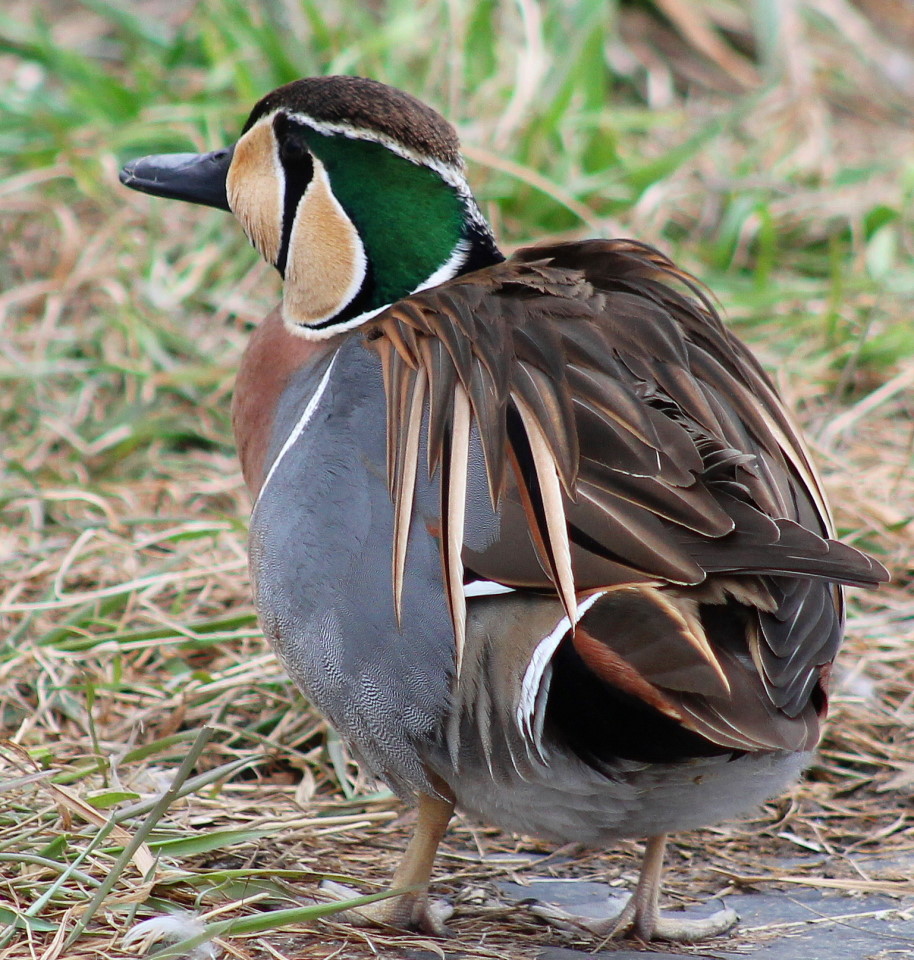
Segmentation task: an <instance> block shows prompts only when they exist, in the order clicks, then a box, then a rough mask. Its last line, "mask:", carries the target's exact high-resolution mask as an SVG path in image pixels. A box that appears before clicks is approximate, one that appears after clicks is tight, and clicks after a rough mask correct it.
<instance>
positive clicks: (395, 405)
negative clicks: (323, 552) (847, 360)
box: [367, 240, 886, 746]
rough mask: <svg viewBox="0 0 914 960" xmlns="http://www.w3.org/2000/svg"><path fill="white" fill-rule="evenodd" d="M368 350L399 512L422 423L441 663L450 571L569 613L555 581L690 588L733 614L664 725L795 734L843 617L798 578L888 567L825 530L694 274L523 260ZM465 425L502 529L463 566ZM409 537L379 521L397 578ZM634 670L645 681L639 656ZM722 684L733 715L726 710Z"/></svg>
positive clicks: (651, 263)
mask: <svg viewBox="0 0 914 960" xmlns="http://www.w3.org/2000/svg"><path fill="white" fill-rule="evenodd" d="M367 342H368V343H369V345H370V346H372V347H373V348H374V349H377V350H378V352H379V354H380V357H381V360H382V364H383V369H384V382H385V390H386V393H387V400H388V420H387V422H388V443H389V456H388V468H389V471H390V476H391V490H392V493H393V495H394V499H395V503H396V505H397V506H396V509H397V511H398V517H399V516H407V515H408V512H409V510H411V497H412V488H411V486H410V484H409V482H407V481H406V480H405V479H404V476H403V474H404V471H409V470H414V469H415V455H414V451H415V447H416V437H417V430H418V421H419V420H421V418H422V416H423V415H424V413H425V411H427V413H428V435H427V446H428V465H429V469H430V470H434V469H435V468H437V467H440V468H441V470H442V530H443V532H442V553H443V558H444V559H443V563H444V569H445V577H444V579H445V585H446V590H447V594H448V600H449V603H450V606H451V611H452V616H453V618H454V622H455V630H456V633H457V643H458V651H459V649H460V646H461V644H462V636H463V626H462V625H463V618H464V617H465V609H464V599H463V595H462V576H463V562H464V561H467V562H469V563H470V564H471V566H472V569H473V570H474V572H476V573H478V574H480V575H483V576H486V577H489V578H491V579H494V580H497V581H499V582H501V583H504V584H508V585H513V586H517V587H536V588H537V589H546V588H551V589H552V590H553V591H555V593H556V594H557V595H558V596H559V598H560V599H561V601H562V603H563V605H564V606H565V607H566V611H567V612H568V614H569V617H570V619H571V620H572V622H574V616H573V614H574V611H575V591H578V592H579V593H580V592H581V591H589V590H594V589H597V588H612V587H618V586H619V585H622V584H636V583H640V584H642V585H644V584H654V585H655V586H656V587H659V588H661V589H671V590H673V591H674V592H675V591H678V592H680V593H681V592H682V591H688V590H692V591H693V593H692V594H687V596H688V597H689V602H695V603H699V604H704V606H705V607H709V608H710V609H711V610H712V613H711V614H709V615H708V617H707V618H706V619H709V621H713V620H714V618H715V616H716V613H714V611H715V610H718V609H724V608H727V607H728V605H731V604H735V605H736V607H737V608H739V609H740V610H742V611H744V612H745V611H748V614H746V615H745V616H743V619H742V621H741V623H742V630H741V631H737V632H736V633H734V632H733V631H732V630H729V629H714V630H711V629H709V630H707V631H705V632H704V633H702V636H703V637H704V638H705V639H704V640H703V642H706V643H707V644H708V649H709V650H711V651H712V652H713V656H712V659H714V660H715V662H717V669H718V670H719V671H720V674H721V676H723V677H725V679H726V682H727V683H728V684H729V685H730V687H731V690H732V693H731V695H729V696H726V695H724V694H722V693H720V692H719V691H718V692H717V693H715V694H713V695H710V694H709V695H700V694H697V693H692V692H688V691H686V692H681V691H680V692H678V693H677V694H676V696H675V700H676V706H675V709H676V710H677V711H678V712H681V713H682V715H683V716H684V717H685V718H687V719H686V720H684V722H685V723H687V725H689V726H692V727H694V729H696V730H699V731H700V732H702V733H703V734H704V735H705V736H707V737H708V738H709V739H711V740H713V741H714V742H717V743H721V744H723V745H727V746H729V745H734V744H736V743H740V742H741V743H743V744H744V746H748V745H749V744H755V745H760V744H768V745H770V744H771V743H772V742H780V743H784V744H786V743H787V742H790V743H795V742H800V741H802V742H807V741H808V740H809V737H810V736H811V732H810V731H811V730H812V729H813V727H814V726H815V724H814V722H813V720H814V714H815V712H816V710H817V709H818V706H817V705H816V704H813V705H812V706H810V703H811V697H812V692H813V690H814V688H816V684H817V683H818V682H819V680H820V678H821V674H822V669H823V666H824V665H825V664H827V663H828V662H829V660H830V659H831V658H832V657H833V655H834V652H835V647H836V645H837V642H838V639H839V637H840V620H841V598H840V590H839V589H837V588H835V589H829V591H828V594H827V598H826V599H823V597H825V596H826V595H825V594H823V593H821V592H820V594H817V595H816V596H815V597H813V595H812V593H810V590H811V588H810V587H809V584H811V583H813V582H814V581H817V580H818V581H820V582H821V581H822V580H825V581H834V582H838V583H856V584H866V585H871V584H875V583H878V582H880V581H882V580H884V579H885V578H886V574H885V571H884V570H883V569H882V567H881V566H880V565H879V564H877V563H875V562H874V561H872V560H870V559H869V558H868V557H866V556H864V555H863V554H861V553H860V552H859V551H856V550H854V549H853V548H851V547H848V546H846V545H843V544H839V543H837V542H836V541H834V540H831V539H829V536H830V529H831V525H830V520H829V517H828V512H827V508H826V505H825V500H824V497H823V495H822V492H821V488H820V485H819V481H818V479H817V476H816V473H815V470H814V469H813V467H812V466H811V463H810V460H809V458H808V456H807V453H806V450H805V447H804V445H803V443H802V440H801V439H800V436H799V434H798V432H797V430H796V429H795V427H794V426H793V424H792V422H791V420H790V417H789V415H788V414H787V412H786V410H785V409H784V407H783V406H782V404H781V402H780V400H779V398H778V397H777V394H776V392H775V390H774V388H773V386H772V385H771V383H770V381H769V380H768V378H767V376H766V375H765V373H764V372H763V371H762V369H761V367H760V366H759V364H758V363H757V362H756V361H755V359H754V358H753V357H752V356H751V354H750V353H749V352H748V350H747V349H746V348H745V347H743V346H742V344H740V343H739V342H738V341H737V340H736V339H735V338H734V337H733V336H732V335H731V334H730V333H729V332H728V331H727V330H726V328H725V327H724V326H723V324H722V323H721V321H720V318H719V317H718V315H717V313H716V311H715V310H714V307H713V305H712V304H711V303H710V301H709V300H708V298H707V297H706V296H705V294H704V293H703V291H702V290H701V288H700V287H699V285H698V284H697V282H696V281H695V280H693V279H692V278H691V277H689V276H688V275H687V274H685V273H683V272H682V271H681V270H679V269H678V268H676V267H675V266H674V265H673V264H672V263H671V262H670V261H669V260H667V259H666V258H665V257H663V256H662V255H661V254H660V253H658V252H657V251H656V250H653V249H652V248H650V247H647V246H645V245H642V244H639V243H636V242H634V241H628V240H615V241H599V240H594V241H585V242H582V243H565V244H553V245H549V246H541V247H532V248H526V249H523V250H520V251H518V252H517V253H516V254H515V255H514V256H513V257H512V258H511V259H509V260H508V261H506V262H504V263H501V264H499V265H497V266H494V267H490V268H487V269H485V270H480V271H477V272H475V273H473V274H470V275H468V276H466V277H460V278H457V279H455V280H452V281H450V282H448V283H445V284H442V285H441V286H439V287H435V288H432V289H430V290H426V291H423V292H421V293H419V294H416V295H414V296H412V297H411V298H409V299H408V300H405V301H402V302H400V303H397V304H395V305H394V306H393V307H391V308H390V309H388V310H387V311H385V312H384V313H383V314H381V315H380V316H379V317H378V318H377V319H376V320H375V321H373V322H372V324H371V325H370V326H369V329H368V336H367ZM426 396H427V402H422V403H420V402H419V398H423V401H424V398H425V397H426ZM458 398H459V399H458ZM455 410H457V411H458V412H457V420H458V421H459V429H458V428H456V426H455ZM468 419H472V421H473V422H474V423H475V427H476V430H477V432H478V435H479V437H480V442H481V444H482V450H483V455H484V461H485V469H486V475H487V480H488V484H489V493H490V497H491V501H492V505H493V507H494V508H495V509H497V510H498V511H499V513H500V517H501V537H500V539H499V540H498V541H497V542H496V543H494V544H492V545H491V546H490V547H489V548H487V549H485V550H483V551H482V552H480V553H471V552H470V551H468V550H467V549H466V548H464V549H463V551H462V557H461V551H460V550H459V545H460V544H461V543H462V538H463V521H464V512H463V509H464V507H463V505H462V504H458V503H455V498H457V499H460V497H461V491H463V492H464V493H465V490H466V478H465V477H464V478H463V480H462V481H461V479H460V478H459V477H455V475H454V474H455V472H460V471H461V470H462V471H465V470H466V469H467V455H466V439H465V438H466V437H467V430H468V426H469V425H468V422H467V421H468ZM455 432H456V433H458V434H459V437H457V438H456V439H457V442H456V443H455V442H454V441H455ZM461 483H462V485H461ZM407 528H408V524H406V523H405V522H400V523H398V526H397V529H398V536H397V543H396V546H395V551H396V552H397V555H398V556H399V557H400V558H401V559H400V560H399V561H397V560H395V571H396V570H397V569H398V567H399V568H400V570H401V572H402V557H404V556H405V539H403V538H405V535H406V533H405V532H406V530H407ZM400 531H402V535H401V533H400ZM458 574H459V576H458ZM794 578H796V579H794ZM750 581H751V582H750ZM794 582H799V583H800V584H803V585H805V592H804V589H800V590H796V589H793V588H791V587H790V586H789V585H790V584H792V583H794ZM785 584H786V585H787V586H785ZM458 594H459V596H458ZM736 595H739V597H740V602H739V603H738V604H737V603H736V601H735V600H734V599H733V598H734V597H735V596H736ZM753 597H759V598H763V599H761V600H759V603H760V604H761V605H760V606H755V605H754V604H753V602H752V600H751V598H753ZM715 605H716V606H715ZM826 607H827V608H828V609H826ZM763 608H764V609H763ZM703 609H704V607H703ZM664 615H665V614H664ZM658 616H659V615H658ZM718 626H719V625H718ZM698 633H701V631H700V630H699V631H692V634H693V635H696V636H697V635H698ZM588 636H590V633H588ZM680 636H684V634H682V633H681V632H680ZM734 638H735V639H734ZM594 642H602V639H601V638H600V637H599V636H597V638H596V640H595V641H594ZM588 649H590V650H591V652H593V651H594V650H596V648H588ZM616 655H619V656H625V654H624V653H620V652H619V651H618V650H616V651H615V652H614V653H613V654H611V655H610V654H605V657H604V659H605V661H606V663H607V664H609V663H610V662H611V660H612V657H614V656H616ZM458 656H459V652H458ZM642 668H643V669H642ZM607 669H608V667H607ZM657 669H658V670H659V669H660V666H659V661H658V667H657ZM638 673H639V675H640V676H642V678H643V680H644V682H645V683H647V684H650V685H653V686H656V687H657V689H661V688H663V684H662V682H660V681H659V679H658V676H659V675H658V676H652V675H651V667H650V662H649V658H648V661H646V665H645V664H641V667H639V668H638ZM639 683H640V681H639ZM645 689H646V688H645ZM740 691H742V693H743V694H744V695H745V697H747V698H748V699H749V700H751V704H752V706H751V709H749V708H747V709H746V710H745V711H744V712H743V713H742V716H743V719H742V720H741V719H740V710H741V709H742V708H741V707H739V706H738V704H737V700H738V694H739V693H740ZM657 696H660V697H667V696H670V693H669V691H668V690H666V689H663V690H661V693H658V694H657ZM819 700H821V697H820V698H819ZM658 702H659V701H658ZM664 702H665V701H664ZM734 704H737V705H736V706H734ZM728 705H729V706H728ZM810 710H812V716H813V719H810V716H811V715H810ZM766 711H767V713H766ZM766 716H767V724H768V726H767V728H766V727H765V723H766V720H765V717H766ZM747 717H748V718H749V719H746V718H747ZM792 718H793V719H795V720H796V723H793V725H791V724H792ZM797 724H799V728H798V727H797ZM800 728H802V729H800Z"/></svg>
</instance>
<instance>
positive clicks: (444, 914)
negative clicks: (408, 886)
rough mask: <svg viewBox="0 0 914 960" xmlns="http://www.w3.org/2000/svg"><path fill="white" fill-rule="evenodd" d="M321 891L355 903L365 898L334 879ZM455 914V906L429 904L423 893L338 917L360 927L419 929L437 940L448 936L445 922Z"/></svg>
mask: <svg viewBox="0 0 914 960" xmlns="http://www.w3.org/2000/svg"><path fill="white" fill-rule="evenodd" d="M320 888H321V890H322V891H323V892H324V893H328V894H330V896H332V897H333V898H335V899H337V900H352V899H354V898H356V897H360V896H361V895H362V894H360V893H359V891H358V890H354V889H353V888H352V887H347V886H346V885H345V884H342V883H337V881H335V880H324V881H323V882H322V883H321V886H320ZM453 913H454V908H453V906H452V905H451V904H450V903H448V902H447V901H446V900H433V901H430V900H429V899H428V897H427V896H426V894H425V893H424V892H421V893H404V894H401V895H400V896H398V897H389V898H388V899H387V900H378V901H377V902H376V903H370V904H367V905H366V906H364V907H355V908H353V909H351V910H343V911H341V912H340V913H338V914H336V915H335V917H336V919H337V920H341V921H342V922H344V923H351V924H352V925H353V926H357V927H365V926H374V927H393V928H395V929H397V930H417V931H420V932H421V933H426V934H429V935H431V936H434V937H447V936H450V931H449V930H448V928H447V926H446V923H447V921H448V920H449V919H450V918H451V916H452V915H453Z"/></svg>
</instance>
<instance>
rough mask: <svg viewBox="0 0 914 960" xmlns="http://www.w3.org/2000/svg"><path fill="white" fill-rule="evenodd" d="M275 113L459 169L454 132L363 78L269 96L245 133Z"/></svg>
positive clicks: (414, 103)
mask: <svg viewBox="0 0 914 960" xmlns="http://www.w3.org/2000/svg"><path fill="white" fill-rule="evenodd" d="M274 110H286V111H288V112H289V113H300V114H304V115H305V116H307V117H311V118H313V119H314V120H316V121H318V122H320V123H333V124H337V123H339V124H345V125H346V126H350V127H353V128H355V129H362V130H371V131H373V132H375V133H378V134H380V135H382V136H384V137H389V138H390V139H391V140H393V141H395V142H397V143H400V144H402V145H403V146H404V147H406V148H407V149H408V150H411V151H412V152H414V153H417V154H420V155H421V156H425V157H430V158H433V159H435V160H440V161H441V162H442V163H446V164H448V165H450V166H457V167H459V166H461V164H462V161H461V158H460V142H459V140H458V139H457V133H456V131H455V130H454V128H453V127H452V126H451V125H450V124H449V123H448V122H447V121H446V120H445V119H444V117H442V116H441V115H440V114H439V113H437V112H436V111H435V110H433V109H432V108H431V107H429V106H426V105H425V104H424V103H422V101H421V100H417V99H416V98H415V97H413V96H410V95H409V94H408V93H404V92H403V91H402V90H396V89H395V88H394V87H388V86H387V85H386V84H384V83H379V82H378V81H377V80H369V79H367V78H365V77H308V78H306V79H304V80H295V81H293V82H292V83H287V84H286V85H285V86H284V87H278V88H277V89H276V90H273V91H272V92H271V93H268V94H267V95H266V96H265V97H264V98H263V99H262V100H261V101H260V102H259V103H258V104H257V106H255V107H254V109H253V110H252V111H251V115H250V117H249V118H248V121H247V123H246V124H245V125H244V131H242V132H246V131H248V130H249V129H250V128H251V127H252V126H253V125H254V123H256V122H257V120H259V119H260V117H262V116H265V115H267V114H269V113H272V112H273V111H274Z"/></svg>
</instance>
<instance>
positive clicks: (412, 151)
mask: <svg viewBox="0 0 914 960" xmlns="http://www.w3.org/2000/svg"><path fill="white" fill-rule="evenodd" d="M121 182H122V183H124V184H125V185H127V186H128V187H132V188H133V189H134V190H140V191H142V192H144V193H151V194H154V195H156V196H160V197H169V198H173V199H177V200H187V201H189V202H190V203H201V204H204V205H206V206H210V207H217V208H219V209H222V210H228V211H230V212H232V213H233V214H234V215H235V216H236V217H237V218H238V220H239V222H240V223H241V226H242V227H243V228H244V231H245V233H246V234H247V235H248V238H249V239H250V241H251V243H252V244H253V245H254V246H255V247H256V248H257V250H259V251H260V253H261V254H262V255H263V257H264V258H265V259H266V260H267V261H268V262H270V263H272V264H273V265H274V266H275V267H276V269H277V270H279V272H280V273H281V274H282V276H283V279H284V284H283V306H282V313H283V319H284V320H285V323H286V325H287V326H288V327H289V329H291V330H293V331H294V332H296V333H299V334H301V335H302V336H305V337H308V338H312V339H319V338H324V337H328V336H332V335H333V334H335V333H338V332H340V331H342V330H347V329H351V328H352V327H355V326H358V325H359V324H361V323H363V322H365V321H366V320H368V319H370V317H372V316H374V315H375V314H376V313H377V312H378V311H379V310H380V309H382V308H383V307H385V306H386V305H387V304H390V303H393V302H394V301H396V300H399V299H401V298H403V297H405V296H407V295H409V294H410V293H413V292H414V291H416V290H419V289H423V288H424V287H428V286H432V285H434V284H437V283H441V282H443V281H445V280H448V279H450V278H451V277H454V276H456V275H458V274H460V273H465V272H467V271H468V270H473V269H477V268H479V267H482V266H487V265H489V264H491V263H495V262H498V261H499V260H501V259H502V256H501V254H500V253H499V252H498V249H497V247H496V246H495V241H494V239H493V237H492V233H491V230H490V229H489V227H488V224H487V223H486V221H485V219H484V218H483V216H482V214H481V213H480V212H479V208H478V206H477V204H476V201H475V200H474V199H473V195H472V194H471V192H470V189H469V187H468V185H467V181H466V176H465V172H464V165H463V160H462V158H461V156H460V148H459V143H458V140H457V135H456V133H455V132H454V129H453V128H452V127H451V125H450V124H449V123H447V121H445V120H444V119H443V118H442V117H441V116H440V115H439V114H438V113H436V112H435V111H434V110H432V109H431V108H430V107H427V106H426V105H425V104H423V103H421V102H420V101H418V100H416V99H415V98H414V97H411V96H410V95H409V94H406V93H403V92H402V91H399V90H395V89H393V88H392V87H388V86H386V85H384V84H382V83H378V82H377V81H374V80H367V79H363V78H361V77H312V78H309V79H305V80H296V81H295V82H294V83H290V84H287V85H286V86H284V87H280V88H279V89H277V90H274V91H273V92H272V93H269V94H267V96H265V97H264V98H263V99H262V100H261V101H260V102H259V103H258V104H257V105H256V106H255V107H254V109H253V110H252V111H251V115H250V117H248V120H247V123H246V124H245V125H244V129H243V130H242V132H241V137H240V138H239V139H238V141H237V142H236V143H235V144H234V146H232V147H228V148H226V149H223V150H216V151H214V152H212V153H205V154H188V153H178V154H162V155H158V156H151V157H143V158H142V159H140V160H134V161H132V162H131V163H128V164H127V165H126V166H125V167H124V169H123V170H122V171H121Z"/></svg>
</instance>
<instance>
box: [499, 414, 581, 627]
mask: <svg viewBox="0 0 914 960" xmlns="http://www.w3.org/2000/svg"><path fill="white" fill-rule="evenodd" d="M512 399H513V400H514V402H515V404H516V406H517V410H518V413H520V416H521V420H523V423H524V429H525V430H526V432H527V440H528V442H529V444H530V453H531V455H532V456H533V465H534V467H535V469H536V478H537V481H538V482H539V488H540V497H541V499H542V505H543V512H544V514H545V518H546V530H547V532H548V544H547V551H548V554H549V559H550V565H551V566H552V573H553V576H554V577H555V586H556V590H557V591H558V594H559V596H560V597H561V600H562V606H564V608H565V613H566V614H567V616H568V619H569V620H570V621H571V623H572V625H574V624H575V623H576V622H577V619H578V603H577V598H576V595H575V589H574V573H573V572H572V569H571V546H570V544H569V543H568V524H567V522H566V520H565V506H564V503H563V501H562V484H561V481H560V478H559V474H558V471H557V469H556V463H555V458H554V457H553V455H552V452H551V451H550V449H549V444H548V442H547V440H546V437H545V434H544V433H543V431H542V429H541V428H540V425H539V423H538V422H537V420H536V418H535V417H534V416H533V413H532V411H531V410H530V408H529V407H528V406H527V405H526V404H525V403H524V402H523V401H522V400H520V399H519V398H518V397H516V396H514V397H512Z"/></svg>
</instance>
